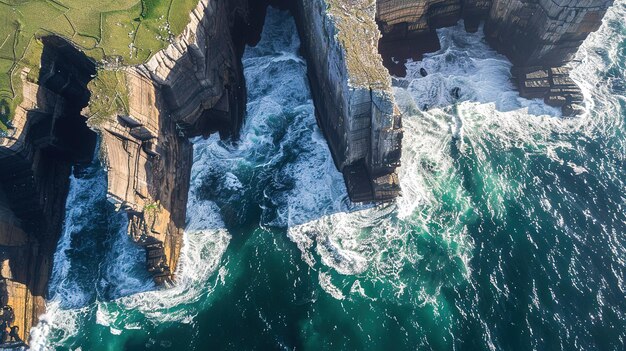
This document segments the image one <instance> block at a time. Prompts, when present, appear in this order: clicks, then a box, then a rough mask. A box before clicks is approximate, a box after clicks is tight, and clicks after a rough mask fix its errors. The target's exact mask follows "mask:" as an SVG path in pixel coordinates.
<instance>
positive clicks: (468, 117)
mask: <svg viewBox="0 0 626 351" xmlns="http://www.w3.org/2000/svg"><path fill="white" fill-rule="evenodd" d="M270 11H271V13H270V14H269V16H268V20H267V23H266V26H265V29H264V33H263V39H262V40H261V42H260V43H259V45H258V46H257V47H254V48H248V49H247V50H246V53H245V55H244V67H245V75H246V81H247V85H248V90H249V103H248V113H247V117H246V122H245V126H244V128H243V131H242V135H241V140H240V141H239V142H238V143H236V144H234V143H232V142H228V141H220V140H219V139H218V138H217V137H215V136H214V137H211V138H209V139H207V140H202V139H198V140H195V141H194V145H195V146H194V166H193V169H192V181H191V190H190V202H189V205H188V221H187V222H188V223H187V230H186V234H185V247H184V249H183V254H182V257H181V266H180V267H179V272H180V274H179V278H178V279H179V280H178V282H177V284H176V285H175V286H174V287H172V288H170V289H168V290H159V291H155V290H154V286H153V285H152V283H151V282H150V280H149V279H148V277H147V276H146V275H145V272H143V271H142V269H141V268H142V263H141V262H140V261H141V258H142V257H143V254H141V252H140V251H138V249H137V248H136V247H134V246H133V245H132V244H131V243H130V241H129V239H128V238H127V237H126V233H125V222H124V218H123V216H121V217H120V215H119V214H116V213H115V212H114V209H113V208H112V206H111V205H109V204H108V203H107V202H106V201H105V198H104V196H105V193H106V173H104V171H102V168H101V166H100V165H99V164H98V162H97V161H94V164H93V165H91V166H90V167H87V168H86V169H83V170H81V171H80V172H76V173H77V175H76V176H75V177H74V178H73V179H72V187H71V194H70V198H69V199H68V206H67V211H68V212H67V220H66V226H65V230H64V234H63V237H62V239H61V242H60V244H59V249H58V252H57V255H56V257H55V270H54V274H53V280H52V283H51V287H50V293H51V300H50V301H49V309H48V310H49V311H48V313H47V314H46V316H44V318H43V322H42V323H40V325H39V326H38V327H37V328H36V329H35V330H34V332H33V335H34V336H35V340H34V343H33V346H34V348H36V349H46V348H55V349H72V350H74V349H77V348H80V349H82V350H120V349H128V350H143V349H148V350H164V349H168V350H187V349H189V350H213V349H215V350H218V349H228V350H253V349H256V350H266V349H267V350H273V349H284V350H357V349H358V350H360V349H365V350H415V349H419V350H422V349H424V350H430V349H433V350H453V349H454V350H574V349H577V350H623V349H625V348H626V346H625V344H626V316H625V314H626V299H625V296H626V283H625V281H624V280H625V278H626V237H625V236H624V233H625V232H626V212H625V206H626V203H625V202H626V186H625V180H626V176H625V175H624V174H625V173H624V171H625V168H626V167H625V165H626V164H625V160H626V140H625V138H624V132H625V131H626V128H625V119H626V81H625V78H624V76H625V72H626V24H625V23H624V18H625V17H626V4H625V3H624V2H623V1H618V3H617V4H616V6H615V8H614V9H612V10H611V12H610V13H609V14H608V15H607V17H606V18H605V23H604V25H603V26H602V28H601V29H600V30H599V31H598V32H597V33H594V34H593V35H592V36H591V37H590V38H589V39H588V40H587V41H586V42H585V44H584V45H583V47H582V48H581V50H580V52H579V54H578V56H577V61H576V62H574V63H573V64H572V65H573V68H574V73H573V77H574V79H575V80H576V81H577V82H578V83H579V84H580V85H581V86H582V87H583V89H584V91H585V98H586V99H585V103H586V106H585V107H586V111H587V113H586V114H585V115H583V116H581V117H579V118H575V119H564V118H562V117H560V116H559V112H558V111H557V110H555V109H553V108H549V107H547V106H545V105H544V104H543V103H542V102H541V101H533V100H525V99H522V98H520V97H519V96H518V95H517V93H516V92H515V91H514V89H513V87H512V85H511V83H510V81H509V69H510V67H511V64H510V63H509V62H508V61H507V60H506V59H505V58H504V57H503V56H501V55H498V54H497V53H495V52H494V51H492V50H491V49H489V47H488V46H487V44H486V43H485V41H484V38H483V37H482V35H481V34H467V33H465V32H464V31H463V29H462V25H459V26H457V27H453V28H447V29H443V30H440V31H439V35H440V37H441V39H442V49H441V50H440V51H439V52H436V53H433V54H429V55H427V56H426V57H425V59H424V60H423V61H420V62H413V63H410V64H409V65H408V75H407V77H406V78H398V79H394V91H395V95H396V100H397V102H398V104H399V106H400V107H401V109H402V110H403V112H404V113H405V117H404V120H403V125H404V128H405V139H404V146H403V158H402V163H403V165H402V168H401V170H400V179H401V184H402V189H403V197H402V198H400V199H399V200H398V201H397V202H396V203H393V204H389V205H385V206H378V207H371V206H370V207H367V206H354V205H352V204H350V203H349V201H348V199H347V195H346V190H345V187H344V185H343V181H342V177H341V175H340V174H339V173H338V172H337V171H336V169H335V168H334V165H333V163H332V160H331V158H330V154H329V151H328V148H327V146H326V143H325V141H324V138H323V137H322V135H321V133H320V131H319V129H318V127H317V126H316V123H315V118H314V108H313V104H312V101H311V96H310V92H309V88H308V82H307V79H306V63H305V61H304V60H303V59H302V58H301V57H300V56H299V53H298V48H299V39H298V37H297V33H296V30H295V26H294V23H293V20H292V19H291V18H290V17H289V15H288V14H287V13H281V12H278V11H275V10H270ZM421 67H425V68H426V69H427V70H428V72H429V75H428V76H427V77H424V78H423V77H421V75H419V69H420V68H421ZM454 87H460V88H461V90H460V92H461V98H460V100H459V101H456V100H453V99H452V97H451V96H450V94H449V92H450V90H451V89H452V88H454ZM425 105H428V109H427V110H425V109H424V108H423V107H424V106H425ZM77 203H80V206H77Z"/></svg>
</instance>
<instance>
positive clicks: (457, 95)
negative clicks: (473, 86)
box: [450, 87, 461, 100]
mask: <svg viewBox="0 0 626 351" xmlns="http://www.w3.org/2000/svg"><path fill="white" fill-rule="evenodd" d="M450 96H452V98H453V99H455V100H458V99H459V98H460V97H461V88H459V87H454V88H452V90H450Z"/></svg>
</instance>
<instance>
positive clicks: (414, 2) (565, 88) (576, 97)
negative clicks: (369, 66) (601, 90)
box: [377, 0, 613, 115]
mask: <svg viewBox="0 0 626 351" xmlns="http://www.w3.org/2000/svg"><path fill="white" fill-rule="evenodd" d="M612 3H613V1H612V0H589V1H574V0H557V1H553V0H537V1H526V0H443V1H441V0H377V4H378V14H377V20H378V21H379V24H380V27H381V29H382V32H383V35H384V39H383V40H382V42H381V52H382V53H383V54H384V56H386V57H387V58H388V59H387V61H386V63H387V64H388V66H390V67H391V68H392V70H394V69H395V71H394V73H397V72H399V73H400V74H401V73H402V69H401V68H398V67H395V66H394V63H393V62H392V61H391V60H390V58H391V57H392V56H393V57H396V58H397V59H400V60H406V59H407V58H415V59H419V58H420V55H421V53H423V52H428V51H432V50H436V48H437V47H438V39H437V38H436V34H435V32H434V30H435V29H437V28H441V27H445V26H450V25H452V24H454V23H456V22H457V21H458V20H459V19H464V20H465V26H466V29H467V30H469V31H474V30H476V29H478V24H479V22H480V21H481V20H485V21H486V22H485V34H486V36H487V40H488V41H489V42H490V44H491V45H492V46H493V47H494V48H495V49H496V50H498V51H499V52H501V53H503V54H505V55H507V57H508V58H509V59H510V60H511V62H513V64H514V65H515V68H514V70H513V72H512V73H513V75H514V77H515V78H516V81H517V83H518V87H519V91H520V93H521V95H522V96H525V97H529V98H537V97H539V98H544V99H545V101H546V103H548V104H552V105H554V106H559V107H563V112H564V114H566V115H573V114H576V113H578V112H579V111H580V107H578V106H577V103H579V102H581V101H582V94H581V92H580V89H579V88H578V87H577V86H576V85H575V84H574V83H573V81H571V79H569V76H568V74H567V69H566V68H564V67H563V65H565V64H567V63H568V62H569V61H570V60H571V59H572V58H573V57H574V54H575V53H576V51H577V50H578V47H579V46H580V45H581V44H582V42H583V41H584V40H585V39H586V38H587V36H588V35H589V33H591V32H593V31H595V30H597V29H598V28H599V26H600V24H601V23H602V17H603V16H604V14H605V13H606V11H607V9H608V8H609V7H610V6H611V5H612ZM410 40H414V41H415V40H416V41H417V43H414V44H415V45H411V47H413V48H414V50H412V51H406V50H403V47H406V46H404V45H406V43H407V41H410Z"/></svg>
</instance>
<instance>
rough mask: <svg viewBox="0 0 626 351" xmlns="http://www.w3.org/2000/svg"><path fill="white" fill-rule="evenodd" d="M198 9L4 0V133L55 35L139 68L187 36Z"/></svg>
mask: <svg viewBox="0 0 626 351" xmlns="http://www.w3.org/2000/svg"><path fill="white" fill-rule="evenodd" d="M197 3H198V0H91V1H89V0H0V108H1V110H0V132H1V131H2V130H4V129H6V126H5V125H4V124H5V123H6V121H8V120H9V119H10V115H12V111H13V110H14V108H15V106H16V105H17V104H19V102H20V99H21V89H20V88H21V87H20V79H19V72H21V70H22V69H23V68H25V67H28V68H31V69H32V70H34V71H35V72H36V71H37V69H38V67H39V58H40V56H41V50H42V45H41V42H40V40H39V38H41V37H43V36H46V35H51V34H55V35H58V36H61V37H64V38H66V39H67V40H68V41H71V42H72V43H74V44H75V45H76V46H78V47H79V48H81V49H82V50H83V51H84V52H85V54H86V55H87V56H90V57H92V58H93V59H94V60H96V61H102V60H106V61H109V62H112V61H114V60H119V62H120V63H121V64H122V65H133V64H139V63H143V62H145V61H146V60H147V59H148V58H149V57H150V56H152V54H154V53H155V52H157V51H158V50H160V49H162V48H164V47H165V46H166V45H167V44H168V43H169V40H170V39H171V38H172V37H173V36H176V35H178V34H180V33H181V32H182V30H183V29H184V28H185V26H186V25H187V23H188V21H189V13H190V12H191V10H192V9H193V8H194V7H195V6H196V5H197ZM29 77H36V75H35V74H31V75H29ZM109 83H110V82H106V83H105V85H107V86H108V85H109ZM6 106H8V107H6ZM7 110H8V113H7Z"/></svg>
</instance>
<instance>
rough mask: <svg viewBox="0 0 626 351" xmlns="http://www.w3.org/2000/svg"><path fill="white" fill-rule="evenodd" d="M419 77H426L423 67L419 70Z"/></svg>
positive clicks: (426, 73)
mask: <svg viewBox="0 0 626 351" xmlns="http://www.w3.org/2000/svg"><path fill="white" fill-rule="evenodd" d="M420 75H421V76H422V77H426V76H427V75H428V72H426V69H425V68H424V67H422V68H420Z"/></svg>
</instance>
